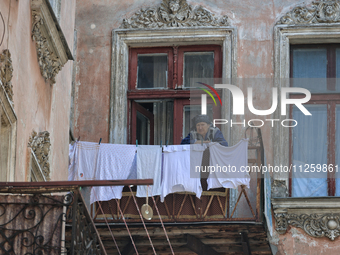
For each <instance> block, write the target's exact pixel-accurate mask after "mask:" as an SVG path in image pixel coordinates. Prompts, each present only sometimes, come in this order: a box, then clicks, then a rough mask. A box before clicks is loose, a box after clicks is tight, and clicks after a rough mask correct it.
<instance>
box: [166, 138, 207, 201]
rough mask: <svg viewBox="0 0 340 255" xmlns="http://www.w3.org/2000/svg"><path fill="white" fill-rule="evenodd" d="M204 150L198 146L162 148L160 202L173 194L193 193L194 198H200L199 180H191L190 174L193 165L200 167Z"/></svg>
mask: <svg viewBox="0 0 340 255" xmlns="http://www.w3.org/2000/svg"><path fill="white" fill-rule="evenodd" d="M205 148H206V146H205V145H204V146H202V145H200V144H191V145H170V146H167V147H166V146H163V151H164V160H163V182H162V193H161V201H162V202H164V198H165V197H166V196H167V195H168V194H170V193H174V192H183V191H187V192H194V193H195V194H196V197H198V198H200V197H201V194H202V186H201V180H200V178H191V177H190V172H191V171H195V165H198V166H200V165H201V162H202V156H203V151H204V150H205Z"/></svg>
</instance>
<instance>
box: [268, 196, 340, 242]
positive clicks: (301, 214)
mask: <svg viewBox="0 0 340 255" xmlns="http://www.w3.org/2000/svg"><path fill="white" fill-rule="evenodd" d="M339 202H340V198H337V197H328V198H327V199H325V198H321V197H313V198H274V199H272V204H273V209H274V217H275V230H276V232H278V233H279V234H285V233H286V231H287V229H288V226H289V225H290V226H294V227H297V228H301V229H303V230H304V231H305V232H306V233H307V234H308V235H310V236H312V237H328V238H329V239H330V240H332V241H334V240H335V238H336V237H338V236H339V235H340V203H339Z"/></svg>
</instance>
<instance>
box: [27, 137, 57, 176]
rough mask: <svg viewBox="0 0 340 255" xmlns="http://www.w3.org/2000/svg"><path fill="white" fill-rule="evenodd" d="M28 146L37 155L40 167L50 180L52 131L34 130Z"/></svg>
mask: <svg viewBox="0 0 340 255" xmlns="http://www.w3.org/2000/svg"><path fill="white" fill-rule="evenodd" d="M28 147H30V148H31V149H32V151H33V152H34V154H35V157H36V159H37V161H38V163H39V165H40V168H41V170H42V172H43V174H44V176H45V179H46V180H47V181H49V180H50V163H49V154H50V147H51V142H50V133H49V132H48V131H44V132H39V134H37V132H35V131H33V133H32V135H31V137H30V139H29V142H28Z"/></svg>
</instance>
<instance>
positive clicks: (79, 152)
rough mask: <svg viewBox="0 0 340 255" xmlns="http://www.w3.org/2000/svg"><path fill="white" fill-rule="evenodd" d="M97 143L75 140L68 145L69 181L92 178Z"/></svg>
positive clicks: (94, 168) (93, 175) (96, 154)
mask: <svg viewBox="0 0 340 255" xmlns="http://www.w3.org/2000/svg"><path fill="white" fill-rule="evenodd" d="M98 150H99V144H98V143H91V142H76V143H75V144H74V145H73V146H70V152H69V157H70V160H71V162H70V165H69V176H68V180H69V181H85V180H94V177H95V172H96V164H97V156H98Z"/></svg>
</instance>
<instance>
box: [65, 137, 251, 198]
mask: <svg viewBox="0 0 340 255" xmlns="http://www.w3.org/2000/svg"><path fill="white" fill-rule="evenodd" d="M135 148H136V146H135V145H127V144H107V143H91V142H79V141H77V142H76V143H75V144H74V145H73V146H72V145H71V146H70V166H69V180H105V179H153V181H154V185H152V186H150V189H151V190H149V192H150V193H152V194H153V195H154V196H157V195H160V196H161V201H162V202H163V201H164V198H165V197H166V196H167V195H168V194H170V193H175V192H194V193H195V194H196V196H197V197H198V198H200V196H201V193H202V186H201V181H200V172H205V171H203V167H202V166H201V162H202V157H203V153H204V151H205V149H206V148H210V162H209V166H208V170H209V169H210V170H211V169H214V171H210V174H209V178H208V179H207V183H208V190H209V189H213V188H219V187H224V188H234V189H235V188H237V187H238V186H239V185H245V186H247V187H248V188H249V182H250V177H249V174H248V173H246V172H240V171H234V172H230V171H220V172H218V171H215V170H216V169H217V170H218V169H222V170H224V169H227V166H229V169H230V166H233V167H235V169H240V168H241V167H242V166H246V165H247V162H248V140H247V139H242V140H241V141H240V142H239V143H238V144H236V145H234V146H231V147H224V146H222V145H220V144H218V143H204V144H203V146H201V144H191V145H168V146H162V147H160V146H158V145H139V146H137V150H136V149H135ZM136 151H137V153H136ZM205 168H206V167H205ZM208 172H209V171H208ZM94 189H95V192H96V194H97V196H96V197H94V196H93V195H92V194H91V203H93V202H95V201H108V200H111V199H113V198H117V199H120V198H121V196H122V190H123V186H116V187H113V190H112V191H110V190H109V189H107V188H106V187H95V188H94ZM146 193H147V188H146V187H145V186H137V197H146Z"/></svg>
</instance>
